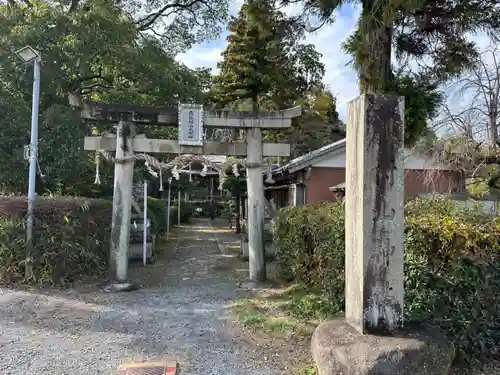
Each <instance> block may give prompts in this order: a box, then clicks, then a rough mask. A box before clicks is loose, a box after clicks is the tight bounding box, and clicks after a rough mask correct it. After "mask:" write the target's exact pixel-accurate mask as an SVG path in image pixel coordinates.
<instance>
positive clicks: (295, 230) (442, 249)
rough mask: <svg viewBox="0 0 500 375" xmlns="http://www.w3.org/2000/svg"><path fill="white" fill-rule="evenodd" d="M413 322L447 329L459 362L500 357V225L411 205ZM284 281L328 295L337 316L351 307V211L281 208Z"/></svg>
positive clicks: (434, 204) (468, 212)
mask: <svg viewBox="0 0 500 375" xmlns="http://www.w3.org/2000/svg"><path fill="white" fill-rule="evenodd" d="M405 211H406V212H405V213H406V215H405V319H406V321H410V322H424V323H426V324H430V325H431V326H437V327H440V328H441V329H442V330H443V331H444V332H446V333H447V335H448V336H449V337H450V339H452V340H453V341H454V343H455V345H456V347H457V353H458V357H457V359H459V360H463V361H471V360H472V359H473V358H478V356H479V355H493V356H495V355H498V354H499V353H500V351H499V349H500V295H499V293H498V291H499V290H500V251H499V250H500V247H499V240H500V220H498V219H497V220H491V219H489V218H488V217H487V216H485V215H484V214H482V212H481V211H480V210H479V209H477V210H475V209H464V208H457V207H456V205H454V204H453V203H452V202H450V201H447V200H445V199H435V198H417V199H413V200H411V201H410V202H408V204H407V205H406V207H405ZM273 231H274V238H275V241H276V243H277V258H278V261H279V263H280V266H281V269H282V270H283V273H284V276H286V277H287V278H288V279H294V280H296V281H297V282H299V283H301V284H303V285H305V286H307V287H308V288H309V289H311V290H314V291H316V292H317V293H318V294H321V295H323V296H326V297H327V299H328V300H329V301H330V303H331V304H332V306H331V307H330V308H331V309H332V314H335V313H337V312H338V310H341V309H343V304H344V254H345V239H344V236H345V231H344V208H343V206H342V205H341V204H337V203H334V204H329V205H313V206H308V205H306V206H301V207H292V208H286V209H283V210H280V211H279V212H278V214H277V216H276V218H275V221H274V228H273Z"/></svg>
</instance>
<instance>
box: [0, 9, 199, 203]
mask: <svg viewBox="0 0 500 375" xmlns="http://www.w3.org/2000/svg"><path fill="white" fill-rule="evenodd" d="M30 4H31V5H30V7H26V6H25V5H23V4H17V3H16V5H14V6H12V5H7V4H0V67H1V68H0V113H1V116H0V162H2V164H3V165H5V166H8V167H6V168H3V169H2V170H0V189H1V190H2V192H3V193H12V192H15V193H19V192H24V191H25V190H26V186H25V185H26V183H27V173H25V170H26V166H25V163H26V162H25V161H24V160H23V157H22V155H23V154H22V150H23V146H24V145H25V144H28V143H29V133H30V130H29V124H30V114H31V112H30V106H31V90H32V88H31V85H32V73H31V68H26V67H25V66H24V65H23V64H22V63H20V62H19V60H18V59H17V57H16V56H15V54H14V53H13V51H15V50H16V49H18V48H20V47H22V46H24V45H31V46H32V47H34V48H36V49H37V50H39V51H40V52H41V54H42V69H41V93H40V121H39V123H40V131H39V138H40V141H39V142H40V171H41V173H39V181H38V183H37V189H38V193H40V194H42V193H44V192H47V191H50V192H53V193H61V194H85V195H89V194H94V193H97V192H94V191H93V190H91V191H89V189H88V187H89V186H92V182H93V181H94V170H93V169H94V155H91V154H89V153H87V152H84V151H83V150H82V147H81V145H82V142H83V137H84V135H87V134H99V133H100V132H103V131H106V130H111V129H108V127H106V126H101V125H95V124H94V125H93V124H88V123H84V122H82V121H81V120H80V118H79V116H78V114H77V113H75V112H74V111H73V110H72V109H71V108H69V107H68V105H67V94H68V93H69V92H73V93H77V94H79V95H82V96H84V97H87V98H91V99H93V100H98V101H104V102H122V103H123V102H128V103H137V104H151V105H156V104H165V103H167V104H175V103H176V102H177V101H178V100H180V101H184V102H190V101H199V100H201V99H202V90H203V87H204V85H205V84H206V76H207V74H206V72H205V73H203V72H202V71H192V70H190V69H188V68H187V67H186V66H184V65H182V64H180V63H178V62H177V61H175V59H174V56H172V55H171V54H170V53H167V52H166V51H165V49H164V48H163V46H162V44H161V43H160V42H159V41H158V40H157V39H156V38H153V37H151V36H144V35H141V33H140V32H139V31H138V30H137V25H136V24H135V22H134V21H133V20H132V19H131V18H130V17H129V16H128V15H127V14H126V13H124V11H123V10H122V9H121V8H120V7H117V6H115V5H114V4H113V3H112V2H110V1H107V0H96V1H92V2H85V6H83V5H82V6H78V7H77V8H76V9H75V10H72V11H71V12H69V11H68V10H67V8H65V7H61V6H60V4H59V3H58V2H50V3H48V2H39V1H32V2H30ZM13 124H16V126H13ZM145 131H146V132H151V131H152V130H151V129H145ZM162 131H163V132H164V130H162ZM101 171H103V172H104V176H102V179H101V181H102V182H103V185H101V186H102V187H103V188H105V189H104V190H106V188H107V187H109V186H112V184H111V183H112V181H111V176H112V174H111V173H107V172H108V171H107V167H104V168H101ZM109 172H111V171H109ZM42 175H43V176H44V177H43V178H42ZM106 175H107V176H108V178H105V176H106ZM100 190H103V189H100ZM102 193H103V194H107V193H106V192H102Z"/></svg>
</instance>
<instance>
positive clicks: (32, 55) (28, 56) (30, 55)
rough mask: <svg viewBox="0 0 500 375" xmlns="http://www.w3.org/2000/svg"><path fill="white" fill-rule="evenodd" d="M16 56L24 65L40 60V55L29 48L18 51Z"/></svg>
mask: <svg viewBox="0 0 500 375" xmlns="http://www.w3.org/2000/svg"><path fill="white" fill-rule="evenodd" d="M16 55H17V56H19V57H20V58H21V59H22V60H23V61H24V62H26V63H30V62H32V61H34V60H36V59H39V58H40V53H39V52H38V51H37V50H36V49H34V48H32V47H30V46H25V47H23V48H21V49H20V50H18V51H16Z"/></svg>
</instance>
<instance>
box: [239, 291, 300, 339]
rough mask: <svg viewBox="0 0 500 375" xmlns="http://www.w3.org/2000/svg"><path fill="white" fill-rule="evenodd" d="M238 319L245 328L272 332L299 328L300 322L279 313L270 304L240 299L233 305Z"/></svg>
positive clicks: (292, 330) (283, 331)
mask: <svg viewBox="0 0 500 375" xmlns="http://www.w3.org/2000/svg"><path fill="white" fill-rule="evenodd" d="M233 312H234V313H235V314H236V316H237V318H238V321H239V322H240V323H241V324H243V325H244V326H245V327H247V328H252V329H260V330H263V331H266V332H272V333H288V332H296V331H299V330H300V322H299V321H297V320H296V319H293V318H291V317H288V316H285V315H279V314H278V312H277V311H276V310H275V309H274V308H273V306H272V305H269V304H267V305H263V304H262V301H259V300H251V299H248V300H240V301H238V302H236V303H235V304H234V305H233Z"/></svg>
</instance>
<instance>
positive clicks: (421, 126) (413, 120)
mask: <svg viewBox="0 0 500 375" xmlns="http://www.w3.org/2000/svg"><path fill="white" fill-rule="evenodd" d="M391 89H392V92H393V93H394V94H396V95H399V96H403V97H404V98H405V132H404V135H405V144H406V145H413V144H414V143H415V142H416V141H417V140H419V139H420V138H421V137H422V136H424V135H425V134H426V132H427V129H428V127H427V122H428V121H429V120H431V119H433V118H434V117H435V116H436V114H437V112H438V110H439V108H440V105H441V103H442V100H443V96H442V93H441V92H440V91H439V90H438V87H437V85H436V84H432V83H430V82H429V81H428V80H426V79H425V77H423V76H421V75H400V76H395V77H394V78H393V81H392V82H391Z"/></svg>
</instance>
